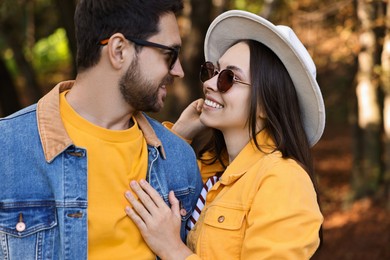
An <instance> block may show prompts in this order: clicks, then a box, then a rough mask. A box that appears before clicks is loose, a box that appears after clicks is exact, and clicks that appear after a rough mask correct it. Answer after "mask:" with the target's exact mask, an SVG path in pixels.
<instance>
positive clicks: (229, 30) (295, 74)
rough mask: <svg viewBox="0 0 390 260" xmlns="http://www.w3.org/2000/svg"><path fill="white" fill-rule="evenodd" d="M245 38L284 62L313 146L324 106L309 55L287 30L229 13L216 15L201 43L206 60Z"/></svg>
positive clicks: (240, 13)
mask: <svg viewBox="0 0 390 260" xmlns="http://www.w3.org/2000/svg"><path fill="white" fill-rule="evenodd" d="M246 39H250V40H255V41H258V42H261V43H262V44H264V45H266V46H267V47H268V48H270V49H271V50H272V51H273V52H274V53H275V54H276V55H277V56H278V57H279V59H280V60H281V61H282V62H283V64H284V66H285V67H286V69H287V71H288V73H289V74H290V77H291V79H292V81H293V83H294V86H295V89H296V92H297V95H298V101H299V104H300V108H301V112H302V120H303V126H304V129H305V131H306V135H307V138H308V141H309V144H310V146H313V145H314V144H316V143H317V142H318V140H319V139H320V138H321V136H322V134H323V132H324V128H325V106H324V101H323V98H322V94H321V90H320V87H319V86H318V83H317V81H316V66H315V65H314V62H313V60H312V58H311V57H310V54H309V53H308V52H307V50H306V48H305V47H304V46H303V44H302V43H301V41H300V40H299V39H298V37H297V36H296V35H295V33H294V31H293V30H292V29H291V28H290V27H288V26H284V25H277V26H275V25H274V24H272V23H271V22H269V21H267V20H265V19H264V18H262V17H260V16H257V15H255V14H252V13H249V12H246V11H240V10H231V11H227V12H225V13H223V14H221V15H219V16H218V17H217V18H216V19H215V20H214V21H213V22H212V23H211V25H210V27H209V29H208V31H207V34H206V39H205V43H204V52H205V58H206V61H211V62H213V63H214V64H215V63H216V62H217V61H218V59H219V58H220V57H221V56H222V55H223V54H224V53H225V52H226V50H227V49H228V48H230V47H231V46H232V44H234V43H235V42H237V41H238V40H246Z"/></svg>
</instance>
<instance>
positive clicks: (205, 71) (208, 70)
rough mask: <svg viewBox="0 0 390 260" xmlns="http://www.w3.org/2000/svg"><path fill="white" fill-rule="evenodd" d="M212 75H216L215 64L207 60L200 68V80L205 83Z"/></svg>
mask: <svg viewBox="0 0 390 260" xmlns="http://www.w3.org/2000/svg"><path fill="white" fill-rule="evenodd" d="M212 77H214V65H213V64H212V63H211V62H209V61H207V62H205V63H204V64H203V65H202V66H201V68H200V81H201V82H202V83H204V82H205V81H207V80H209V79H211V78H212Z"/></svg>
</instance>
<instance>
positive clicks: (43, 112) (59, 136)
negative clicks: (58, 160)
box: [37, 80, 166, 163]
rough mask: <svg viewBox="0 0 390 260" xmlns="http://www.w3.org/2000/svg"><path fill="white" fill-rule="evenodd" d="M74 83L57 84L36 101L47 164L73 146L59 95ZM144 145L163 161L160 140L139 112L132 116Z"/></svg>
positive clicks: (163, 153) (39, 129) (40, 134)
mask: <svg viewBox="0 0 390 260" xmlns="http://www.w3.org/2000/svg"><path fill="white" fill-rule="evenodd" d="M73 84H74V81H73V80H71V81H64V82H61V83H59V84H57V85H56V86H55V87H54V88H53V89H52V90H51V91H50V92H49V93H48V94H46V95H45V96H44V97H43V98H41V99H40V100H39V101H38V105H37V121H38V131H39V136H40V139H41V142H42V147H43V152H44V154H45V159H46V161H47V162H49V163H50V162H51V161H53V160H54V158H55V157H56V156H57V155H59V154H60V153H62V152H63V151H64V150H65V149H66V148H68V147H69V146H71V145H72V144H73V141H72V140H71V139H70V137H69V135H68V133H67V132H66V130H65V127H64V125H63V123H62V119H61V114H60V93H61V92H63V91H66V90H68V89H71V88H72V86H73ZM134 117H135V119H136V120H137V122H138V125H139V127H140V129H141V131H142V132H143V134H144V138H145V140H146V143H147V144H148V145H150V146H154V147H156V148H158V150H159V152H160V153H161V155H162V157H163V158H164V159H165V158H166V156H165V152H164V148H163V146H162V143H161V141H160V139H159V138H158V137H157V135H156V133H155V132H154V130H153V128H152V126H151V125H150V124H149V122H148V120H147V119H146V118H145V116H144V115H143V114H142V113H141V112H137V113H136V114H134Z"/></svg>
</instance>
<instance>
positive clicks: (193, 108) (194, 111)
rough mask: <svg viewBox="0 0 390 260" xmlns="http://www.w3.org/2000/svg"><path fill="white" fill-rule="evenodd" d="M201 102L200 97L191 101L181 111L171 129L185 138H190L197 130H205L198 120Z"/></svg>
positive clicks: (202, 101) (201, 106)
mask: <svg viewBox="0 0 390 260" xmlns="http://www.w3.org/2000/svg"><path fill="white" fill-rule="evenodd" d="M203 103H204V100H203V99H202V98H200V99H197V100H195V101H193V102H192V103H191V104H190V105H189V106H188V107H187V108H186V109H184V111H183V112H182V113H181V115H180V117H179V119H178V120H177V121H176V123H175V124H174V125H173V127H172V130H173V131H174V132H176V133H177V134H178V135H180V136H181V137H183V138H184V139H187V140H192V139H193V138H194V137H195V136H196V135H197V134H198V133H199V132H201V131H202V130H205V129H206V128H207V127H206V126H205V125H204V124H203V123H202V122H200V120H199V116H200V114H201V113H202V108H203Z"/></svg>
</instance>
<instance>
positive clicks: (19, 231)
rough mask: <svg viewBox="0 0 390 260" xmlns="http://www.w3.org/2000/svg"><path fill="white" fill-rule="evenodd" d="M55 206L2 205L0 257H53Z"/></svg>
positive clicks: (55, 222)
mask: <svg viewBox="0 0 390 260" xmlns="http://www.w3.org/2000/svg"><path fill="white" fill-rule="evenodd" d="M56 226H57V216H56V208H55V207H54V206H29V205H28V204H27V205H26V206H25V205H24V204H23V203H21V204H19V205H18V207H12V208H0V249H1V250H0V259H11V260H12V259H52V258H53V257H52V256H53V250H54V248H53V247H54V239H55V236H56V235H55V228H54V227H56Z"/></svg>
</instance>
